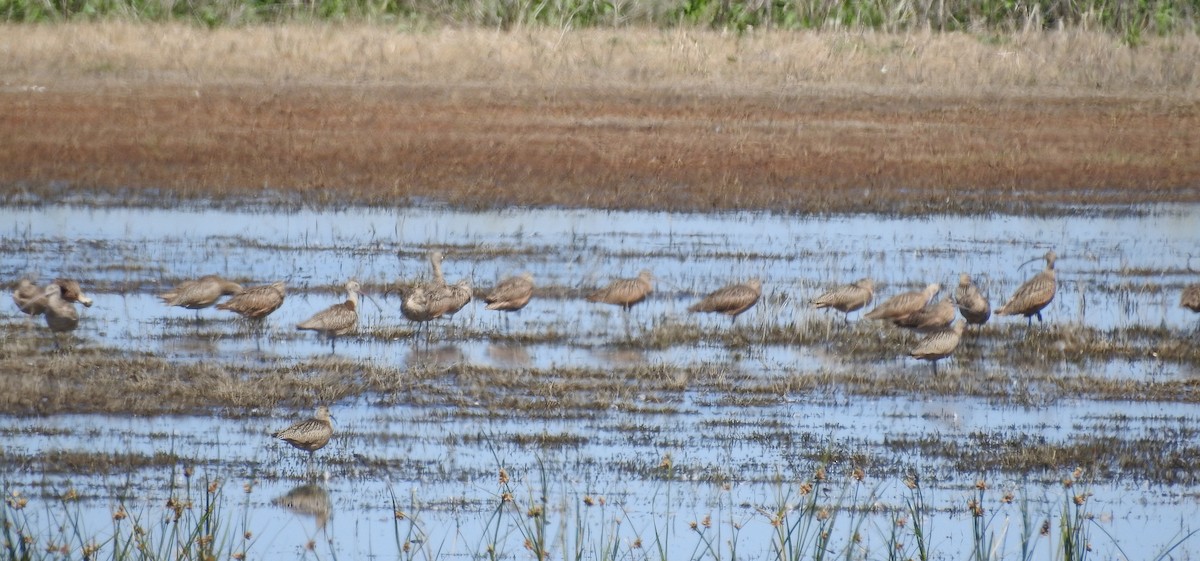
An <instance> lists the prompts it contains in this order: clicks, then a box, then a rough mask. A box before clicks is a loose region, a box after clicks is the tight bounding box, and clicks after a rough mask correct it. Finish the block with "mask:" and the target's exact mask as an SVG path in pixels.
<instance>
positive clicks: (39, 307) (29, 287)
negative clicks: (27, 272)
mask: <svg viewBox="0 0 1200 561" xmlns="http://www.w3.org/2000/svg"><path fill="white" fill-rule="evenodd" d="M45 291H46V290H45V289H44V288H41V287H39V286H38V285H36V284H34V283H33V281H31V280H29V279H21V280H20V281H19V282H17V289H16V290H14V291H13V294H12V299H13V304H16V305H17V309H18V310H21V311H22V312H24V313H26V314H29V315H31V316H36V315H41V313H42V312H43V311H45V309H46V299H45V298H44V297H43V296H42V294H43V293H44V292H45Z"/></svg>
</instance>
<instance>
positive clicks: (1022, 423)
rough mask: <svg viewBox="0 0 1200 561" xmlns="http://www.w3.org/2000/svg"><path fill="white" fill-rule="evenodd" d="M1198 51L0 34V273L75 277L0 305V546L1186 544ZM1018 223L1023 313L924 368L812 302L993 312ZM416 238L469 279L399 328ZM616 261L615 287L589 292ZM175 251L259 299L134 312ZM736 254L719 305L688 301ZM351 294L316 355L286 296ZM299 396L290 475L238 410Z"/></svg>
mask: <svg viewBox="0 0 1200 561" xmlns="http://www.w3.org/2000/svg"><path fill="white" fill-rule="evenodd" d="M1197 45H1200V43H1198V42H1197V41H1196V38H1195V37H1194V36H1191V35H1180V36H1171V37H1165V38H1151V39H1148V40H1147V42H1146V43H1145V44H1144V45H1142V46H1141V47H1139V48H1137V49H1134V48H1131V47H1128V46H1122V45H1121V44H1120V43H1119V42H1118V41H1115V40H1114V39H1113V38H1112V37H1109V36H1106V35H1104V34H1095V33H1088V32H1085V31H1079V30H1067V31H1062V32H1058V33H1032V34H1012V35H1011V36H1006V37H1000V38H985V37H978V36H972V35H970V34H965V33H964V34H933V33H920V32H914V33H908V34H904V35H889V34H877V33H811V34H809V33H778V32H775V33H773V32H759V33H754V32H751V33H746V34H739V35H737V36H733V35H729V34H725V33H720V32H706V31H705V32H702V31H697V30H670V31H658V32H656V31H652V30H641V29H629V30H618V31H612V30H576V31H571V32H565V31H564V30H545V29H523V30H517V31H513V32H498V31H495V30H479V29H445V30H440V31H430V32H421V33H416V32H396V31H395V30H392V29H385V28H382V27H380V26H354V25H346V26H344V27H343V26H322V25H297V24H283V25H279V26H273V27H269V28H262V27H253V26H251V27H248V28H245V29H224V28H220V29H214V30H201V29H196V28H194V27H189V26H180V25H173V24H161V25H160V24H136V25H135V24H127V23H120V22H99V23H89V24H78V23H76V24H56V25H44V26H7V27H5V28H4V32H3V33H0V50H2V51H3V52H4V53H5V54H6V56H4V57H0V70H3V71H4V81H3V83H2V84H0V185H2V189H0V278H3V279H5V282H6V283H11V284H12V285H15V283H16V281H17V280H18V279H20V278H31V279H36V280H37V281H38V282H39V284H45V283H47V282H49V281H51V280H52V279H54V278H56V277H70V278H73V279H76V280H78V281H79V282H80V283H81V285H82V286H83V290H84V291H85V292H86V293H87V294H88V296H89V297H91V298H92V299H93V300H94V304H93V305H92V306H91V307H88V308H80V315H81V322H80V325H79V327H78V328H77V329H76V330H74V331H72V332H70V333H68V334H64V335H60V336H59V337H57V338H55V337H54V336H52V335H51V334H50V333H49V331H48V330H47V329H46V328H45V325H44V323H43V322H42V321H41V319H40V318H36V319H33V320H31V319H30V318H28V317H26V316H24V315H23V314H20V313H19V312H18V311H17V309H16V307H15V306H12V305H7V301H6V306H4V307H3V310H2V312H0V335H2V336H3V345H2V346H0V417H2V418H3V422H2V423H0V432H3V434H2V435H0V436H2V438H3V441H4V445H3V448H2V455H0V488H2V490H3V493H2V494H3V495H4V498H5V503H4V506H3V507H0V514H2V515H3V517H4V519H3V522H4V524H3V525H2V526H0V527H2V529H3V531H4V532H5V533H4V535H3V542H4V546H5V548H6V549H5V553H6V554H7V555H9V556H10V557H16V556H17V554H16V553H15V552H17V551H18V549H19V548H20V547H26V548H31V550H32V551H34V552H45V553H44V554H41V555H40V557H39V556H38V555H34V556H33V557H36V558H59V557H69V558H84V557H89V555H90V554H94V553H96V552H97V551H101V552H107V551H112V552H113V553H112V554H111V555H108V554H107V553H106V554H104V556H106V557H107V556H111V557H119V556H120V555H119V554H118V552H121V551H126V552H129V551H137V552H139V553H141V554H144V556H145V557H150V558H166V557H177V556H178V555H176V554H177V553H178V550H179V549H180V548H183V547H184V546H183V545H180V544H184V543H187V544H199V546H200V548H201V550H202V551H204V552H207V553H210V554H214V555H213V556H214V557H218V558H234V559H242V558H266V559H277V558H289V557H303V558H326V557H343V558H367V557H376V558H398V559H416V558H422V559H435V558H436V559H441V558H471V559H475V558H488V559H496V558H502V559H524V558H560V559H631V560H632V559H707V558H711V559H725V558H731V559H734V558H744V559H768V558H770V559H784V558H788V559H796V558H800V557H805V558H819V557H821V556H823V555H837V556H839V557H843V558H850V559H870V560H874V559H893V558H901V559H907V558H930V559H964V558H969V557H971V558H976V559H984V558H989V559H1058V558H1071V559H1082V558H1101V559H1126V558H1129V559H1134V558H1137V559H1141V558H1163V557H1165V556H1167V555H1169V556H1170V557H1171V558H1173V559H1194V558H1197V557H1200V540H1198V539H1196V538H1195V537H1194V536H1193V535H1192V532H1194V531H1196V530H1197V529H1198V526H1197V525H1196V523H1195V520H1197V514H1198V513H1197V510H1198V508H1200V481H1197V478H1196V473H1197V467H1198V466H1197V465H1196V464H1197V457H1198V455H1197V452H1198V451H1197V446H1198V440H1197V431H1198V430H1200V423H1198V422H1197V417H1196V415H1195V408H1196V406H1197V402H1198V401H1200V351H1197V339H1198V337H1200V318H1198V317H1197V315H1196V314H1193V313H1191V312H1189V311H1188V310H1186V309H1183V308H1181V307H1180V306H1179V298H1180V293H1181V292H1182V291H1183V289H1184V287H1185V286H1187V285H1189V284H1193V283H1195V282H1197V280H1198V278H1197V277H1200V271H1198V270H1197V267H1200V256H1197V255H1196V253H1197V250H1196V242H1197V234H1196V232H1197V224H1200V206H1198V205H1200V190H1198V189H1197V185H1200V157H1198V156H1200V136H1198V135H1197V134H1196V132H1195V131H1197V130H1200V122H1197V121H1198V120H1200V112H1197V111H1196V107H1197V93H1196V92H1198V91H1200V88H1198V87H1196V86H1197V84H1196V81H1197V74H1196V73H1195V60H1196V58H1197V54H1196V53H1198V52H1200V49H1198V47H1197ZM1048 249H1053V250H1054V251H1055V252H1057V254H1058V256H1059V261H1058V263H1057V266H1056V267H1057V271H1058V293H1057V295H1056V297H1055V298H1054V300H1053V302H1052V303H1051V304H1050V306H1049V307H1048V308H1047V309H1046V310H1044V311H1043V315H1044V317H1045V321H1044V322H1041V323H1039V322H1038V321H1037V320H1036V319H1035V320H1034V321H1033V322H1032V325H1031V326H1027V324H1026V321H1025V319H1024V318H1020V317H1016V318H1012V317H992V319H991V320H990V321H989V322H988V323H987V324H985V325H984V326H983V327H982V328H978V329H976V328H971V329H969V330H968V333H967V334H965V335H964V337H963V340H962V342H961V343H960V346H959V347H958V349H957V350H956V351H955V353H954V355H953V356H952V357H950V358H947V359H946V360H944V361H942V362H941V363H939V365H938V368H937V373H936V374H934V373H933V370H932V369H931V368H930V366H929V364H927V363H924V362H920V361H917V360H915V359H912V358H910V357H909V356H908V352H909V351H910V350H911V348H912V346H913V345H914V344H915V343H916V340H917V336H916V335H913V334H911V333H908V332H906V331H903V330H900V329H897V328H894V327H892V326H890V325H886V324H883V323H877V322H872V321H869V320H864V319H862V313H863V312H865V311H866V309H864V310H861V311H859V312H855V313H853V314H851V315H850V317H849V319H848V321H847V320H845V319H844V318H843V316H842V315H841V314H839V313H835V312H826V311H823V310H814V309H812V308H811V307H810V306H809V300H810V299H812V298H813V297H815V296H817V295H819V294H820V293H822V292H824V291H825V290H828V289H830V288H833V287H835V286H837V285H840V284H843V283H847V282H851V281H853V280H855V279H858V278H861V277H871V278H873V279H874V280H875V283H876V299H875V301H874V302H873V304H874V303H878V302H881V301H882V300H884V299H886V298H887V297H889V296H891V295H894V294H897V293H899V292H902V291H906V290H914V289H919V288H921V287H923V286H924V285H925V284H926V283H929V282H940V283H941V284H942V285H943V289H942V293H941V294H942V295H948V294H949V293H950V292H951V291H952V290H953V287H954V285H955V283H956V279H957V278H958V274H959V273H960V272H967V273H970V274H972V275H973V277H974V278H975V280H976V282H977V283H978V284H979V285H980V287H981V288H982V290H983V292H984V293H985V294H986V295H987V296H988V297H989V299H990V301H991V304H992V307H993V309H994V308H996V307H998V306H999V305H1000V304H1002V303H1003V302H1004V301H1005V300H1006V299H1007V298H1008V297H1009V296H1010V295H1011V294H1012V293H1013V291H1015V290H1016V288H1017V287H1018V286H1019V285H1020V284H1021V283H1022V282H1023V281H1024V280H1025V279H1028V278H1029V277H1031V276H1033V275H1034V274H1035V273H1036V272H1037V271H1039V270H1041V267H1042V265H1040V262H1038V261H1035V262H1034V263H1031V264H1027V265H1024V266H1022V263H1024V262H1026V261H1027V260H1030V259H1035V258H1037V257H1039V256H1041V255H1042V254H1043V253H1045V251H1046V250H1048ZM432 251H441V252H443V253H444V254H445V255H446V260H445V263H444V265H443V267H444V269H445V273H446V278H447V280H448V281H450V282H454V281H456V280H459V279H469V280H470V281H471V282H472V285H473V287H474V296H475V301H473V302H471V303H470V304H468V306H467V307H466V308H464V309H463V310H462V311H460V312H459V313H458V314H456V315H455V316H454V317H453V318H451V319H443V320H438V321H437V322H434V323H432V324H431V325H429V326H426V327H423V328H422V329H421V331H420V332H418V330H417V328H416V327H415V326H413V325H412V324H410V323H409V322H408V321H406V320H405V319H403V317H402V316H401V315H400V311H399V307H400V295H401V294H403V293H405V292H406V291H407V290H408V289H409V288H411V287H412V286H413V285H414V284H416V283H421V282H426V281H428V280H429V279H430V271H429V266H428V263H427V255H428V254H429V253H430V252H432ZM641 269H649V270H651V271H652V272H653V273H654V276H655V287H654V292H653V293H652V295H651V297H650V298H649V299H648V300H647V301H646V302H644V303H642V304H639V305H637V306H635V307H634V308H633V309H632V310H630V311H629V312H624V311H622V310H621V309H620V308H616V307H611V306H605V305H602V304H596V303H589V302H587V301H586V300H585V296H586V295H587V294H588V293H589V292H590V291H592V290H593V289H595V288H597V287H600V286H602V285H604V284H605V283H607V282H608V281H609V280H611V279H613V278H617V277H630V276H633V275H635V274H637V272H638V271H639V270H641ZM523 271H529V272H531V273H532V274H533V276H534V279H535V283H536V285H537V288H536V290H535V293H534V297H533V300H532V301H531V302H530V304H529V305H528V306H527V307H526V308H525V309H523V310H522V311H520V312H518V313H515V314H511V315H508V316H500V315H498V314H497V313H495V312H491V311H488V310H485V309H484V307H483V304H482V302H481V298H482V296H483V295H484V294H485V293H486V292H487V290H488V289H489V288H491V287H492V286H494V285H495V284H496V283H497V282H498V281H499V280H500V279H502V278H504V277H507V276H510V275H514V274H519V273H521V272H523ZM210 273H217V274H221V275H223V276H225V277H227V278H229V279H232V280H234V281H237V282H239V283H241V284H243V285H247V286H249V285H258V284H265V283H270V282H274V281H280V280H282V281H285V282H286V283H287V287H288V288H287V290H288V294H287V299H286V301H285V303H284V305H283V306H282V307H281V308H280V309H279V310H277V311H276V312H275V313H273V314H272V315H270V316H269V317H268V318H267V320H266V321H265V323H263V324H261V325H257V324H250V323H246V322H244V321H242V320H239V319H237V318H236V316H234V315H233V314H231V313H228V312H223V311H219V310H215V309H212V308H209V309H204V310H200V311H198V312H196V311H192V310H185V309H180V308H168V307H166V306H164V305H163V304H162V303H161V302H160V301H159V299H158V298H157V296H156V295H158V294H160V293H162V292H165V291H167V290H169V289H170V288H172V287H174V286H175V285H177V284H178V283H180V282H182V281H184V280H187V279H192V278H196V277H199V276H201V275H204V274H210ZM750 277H758V278H760V279H761V280H762V282H763V293H762V297H761V299H760V300H759V302H758V303H757V305H755V306H754V307H753V308H751V309H750V310H749V311H748V312H746V313H745V314H743V315H741V316H739V317H738V319H737V320H736V321H735V322H732V323H731V322H730V321H729V320H728V319H727V318H725V317H722V316H706V315H695V314H690V313H688V312H687V308H688V306H689V305H691V304H692V303H694V302H695V301H696V300H698V299H699V298H701V297H702V296H703V295H705V294H707V293H708V292H710V291H712V290H715V289H717V288H719V287H720V286H723V285H725V284H728V283H730V282H735V281H741V280H745V279H747V278H750ZM348 279H354V280H357V281H358V282H359V283H361V285H362V287H363V291H364V293H365V294H366V295H368V296H369V297H370V298H364V299H363V300H362V301H361V302H360V304H361V306H360V307H359V312H360V321H359V325H358V329H357V332H356V333H354V334H352V335H349V336H345V337H342V338H339V340H338V343H337V347H336V352H335V353H331V352H330V345H329V344H328V342H326V341H325V340H323V339H320V338H318V337H317V336H315V335H314V334H313V333H308V332H299V331H297V330H296V329H295V325H296V324H297V323H299V322H301V321H303V320H304V319H305V318H308V317H309V316H311V315H312V314H313V313H315V312H316V311H318V310H321V309H324V308H325V307H327V306H330V305H332V304H335V303H337V302H340V301H342V299H343V297H344V295H343V293H342V292H341V289H340V287H341V286H342V285H343V284H344V283H345V282H346V281H347V280H348ZM867 309H870V306H868V308H867ZM322 404H324V405H328V406H329V407H330V408H331V410H332V411H333V415H334V427H335V434H334V436H333V439H332V441H331V442H330V443H329V445H328V446H326V447H325V448H322V449H321V450H319V451H317V452H316V454H315V458H314V460H313V461H312V463H311V464H310V463H309V461H308V456H307V454H306V453H304V452H301V451H299V450H296V449H293V448H291V447H289V446H287V445H286V444H284V443H282V442H279V441H276V440H274V439H272V438H271V433H273V432H274V431H277V430H279V429H282V428H284V427H286V426H288V425H290V424H291V423H293V422H295V421H297V420H301V419H304V418H307V417H308V416H309V415H311V413H312V411H313V409H314V408H315V407H316V406H317V405H322ZM217 522H219V523H217ZM190 529H194V530H195V532H191V531H190ZM172 532H177V533H175V534H173V533H172ZM185 534H187V535H191V538H190V539H184V538H183V537H182V536H183V535H185ZM21 544H24V545H21ZM122 544H124V545H122ZM204 548H208V549H204ZM187 551H191V550H190V549H188V550H187ZM1069 552H1075V553H1076V554H1078V555H1074V556H1073V555H1069V554H1068V553H1069Z"/></svg>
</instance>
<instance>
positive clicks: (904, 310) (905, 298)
mask: <svg viewBox="0 0 1200 561" xmlns="http://www.w3.org/2000/svg"><path fill="white" fill-rule="evenodd" d="M941 289H942V285H940V284H937V283H933V284H930V285H927V286H926V287H925V289H924V290H921V291H913V292H902V293H900V294H897V295H895V296H893V297H891V298H888V299H887V300H885V301H884V302H883V303H882V304H880V305H878V306H875V309H873V310H871V311H869V312H867V314H866V315H864V316H863V317H865V318H867V319H882V320H889V321H893V322H894V321H896V320H900V319H904V318H907V317H908V316H909V315H911V314H913V313H914V312H917V311H920V310H921V308H924V307H925V305H926V304H928V303H929V300H930V299H931V298H933V296H934V295H935V294H937V293H938V291H939V290H941Z"/></svg>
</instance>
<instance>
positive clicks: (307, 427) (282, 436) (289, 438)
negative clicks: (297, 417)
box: [272, 405, 333, 467]
mask: <svg viewBox="0 0 1200 561" xmlns="http://www.w3.org/2000/svg"><path fill="white" fill-rule="evenodd" d="M272 436H274V437H275V438H278V439H279V440H282V441H284V442H286V443H288V444H291V445H292V446H295V447H296V448H299V449H301V450H304V451H306V452H308V463H309V466H310V467H311V466H312V459H313V453H314V452H316V451H317V450H320V449H321V448H324V447H325V445H326V444H329V439H330V438H331V437H333V416H332V415H330V414H329V407H326V406H324V405H321V406H319V407H317V411H316V413H315V414H314V415H313V418H311V419H308V420H306V421H300V422H298V423H296V424H294V425H292V426H290V427H288V428H286V429H283V430H281V431H279V432H276V433H274V434H273V435H272Z"/></svg>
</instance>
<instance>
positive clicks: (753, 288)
mask: <svg viewBox="0 0 1200 561" xmlns="http://www.w3.org/2000/svg"><path fill="white" fill-rule="evenodd" d="M760 296H762V281H761V280H759V279H750V280H748V281H746V282H744V283H739V284H731V285H729V286H725V287H723V288H720V289H717V290H716V291H715V292H712V293H710V294H709V295H708V296H705V297H704V299H703V300H701V301H699V302H696V303H695V304H692V305H691V307H689V308H688V311H689V312H709V313H718V314H725V315H727V316H729V323H730V325H732V324H733V322H735V321H737V317H738V314H741V313H742V312H744V311H746V310H749V309H750V307H751V306H753V305H754V304H755V303H756V302H758V298H759V297H760Z"/></svg>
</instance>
